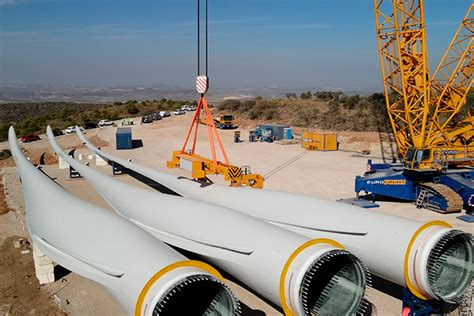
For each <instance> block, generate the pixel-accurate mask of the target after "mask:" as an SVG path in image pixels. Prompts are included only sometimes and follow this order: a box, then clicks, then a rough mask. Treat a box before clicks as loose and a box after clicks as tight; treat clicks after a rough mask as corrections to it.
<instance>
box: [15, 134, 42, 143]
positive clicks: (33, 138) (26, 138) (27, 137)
mask: <svg viewBox="0 0 474 316" xmlns="http://www.w3.org/2000/svg"><path fill="white" fill-rule="evenodd" d="M40 139H41V137H39V136H38V135H25V136H22V137H21V138H20V140H21V141H22V142H24V143H31V142H35V141H37V140H40Z"/></svg>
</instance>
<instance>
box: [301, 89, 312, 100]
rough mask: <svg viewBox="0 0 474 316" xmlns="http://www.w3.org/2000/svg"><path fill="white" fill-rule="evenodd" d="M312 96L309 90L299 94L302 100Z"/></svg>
mask: <svg viewBox="0 0 474 316" xmlns="http://www.w3.org/2000/svg"><path fill="white" fill-rule="evenodd" d="M312 97H313V95H312V94H311V92H309V91H308V92H303V93H302V94H301V96H300V98H301V99H303V100H309V99H311V98H312Z"/></svg>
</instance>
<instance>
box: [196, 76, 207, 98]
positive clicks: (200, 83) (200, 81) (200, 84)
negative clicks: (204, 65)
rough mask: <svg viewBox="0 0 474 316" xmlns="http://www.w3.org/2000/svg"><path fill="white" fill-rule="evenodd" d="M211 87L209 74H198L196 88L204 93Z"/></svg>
mask: <svg viewBox="0 0 474 316" xmlns="http://www.w3.org/2000/svg"><path fill="white" fill-rule="evenodd" d="M208 89H209V77H208V76H204V75H202V76H198V77H197V78H196V90H197V92H199V93H200V94H204V93H206V92H207V90H208Z"/></svg>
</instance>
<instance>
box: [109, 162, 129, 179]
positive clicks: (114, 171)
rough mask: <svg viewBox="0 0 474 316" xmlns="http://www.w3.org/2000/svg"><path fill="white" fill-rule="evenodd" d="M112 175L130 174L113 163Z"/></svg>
mask: <svg viewBox="0 0 474 316" xmlns="http://www.w3.org/2000/svg"><path fill="white" fill-rule="evenodd" d="M112 173H113V174H114V176H116V175H119V174H125V173H128V169H127V168H125V167H124V166H122V165H120V164H118V163H116V162H114V161H113V162H112Z"/></svg>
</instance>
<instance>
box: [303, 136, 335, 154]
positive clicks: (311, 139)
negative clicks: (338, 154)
mask: <svg viewBox="0 0 474 316" xmlns="http://www.w3.org/2000/svg"><path fill="white" fill-rule="evenodd" d="M301 144H302V145H303V147H304V148H306V149H309V150H320V151H336V150H337V149H338V143H337V135H336V134H323V133H310V132H304V133H303V136H302V141H301Z"/></svg>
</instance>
